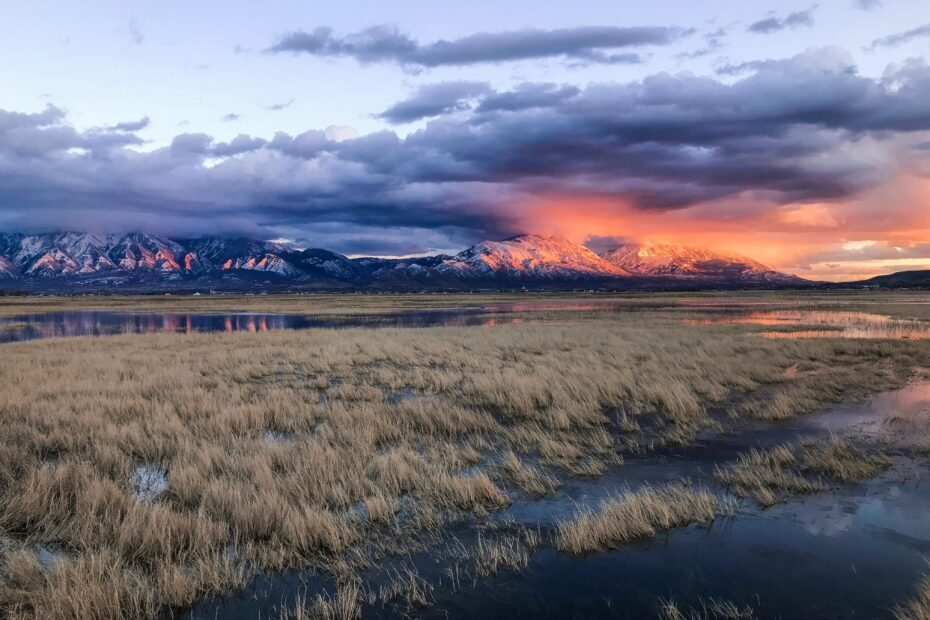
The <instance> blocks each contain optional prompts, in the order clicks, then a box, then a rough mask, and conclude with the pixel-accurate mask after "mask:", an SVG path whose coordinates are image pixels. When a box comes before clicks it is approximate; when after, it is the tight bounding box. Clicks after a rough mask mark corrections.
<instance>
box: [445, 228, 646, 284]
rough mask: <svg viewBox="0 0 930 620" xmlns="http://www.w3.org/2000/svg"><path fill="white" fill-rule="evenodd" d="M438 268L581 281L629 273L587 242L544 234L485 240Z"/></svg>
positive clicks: (466, 275) (461, 274) (460, 273)
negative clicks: (606, 258) (609, 260)
mask: <svg viewBox="0 0 930 620" xmlns="http://www.w3.org/2000/svg"><path fill="white" fill-rule="evenodd" d="M436 270H437V271H440V272H446V273H451V274H454V275H457V276H459V277H463V278H476V277H482V276H485V277H487V276H495V277H507V278H514V279H543V280H563V279H564V280H581V279H585V278H607V277H620V276H626V275H629V273H628V272H627V271H626V270H625V269H623V268H621V267H619V266H616V265H613V264H611V263H610V262H608V261H606V260H604V259H603V258H601V257H600V256H598V255H597V254H595V253H594V252H592V251H591V250H589V249H588V248H586V247H585V246H583V245H580V244H577V243H572V242H571V241H568V240H567V239H563V238H561V237H543V236H540V235H520V236H517V237H512V238H510V239H505V240H504V241H482V242H481V243H478V244H476V245H473V246H472V247H470V248H468V249H467V250H465V251H464V252H461V253H459V254H457V255H455V256H454V257H452V258H450V259H449V260H446V261H444V262H443V263H441V264H440V265H438V266H437V267H436Z"/></svg>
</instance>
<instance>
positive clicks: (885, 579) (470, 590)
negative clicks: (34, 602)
mask: <svg viewBox="0 0 930 620" xmlns="http://www.w3.org/2000/svg"><path fill="white" fill-rule="evenodd" d="M917 419H923V420H924V421H926V420H927V419H930V382H918V383H914V384H911V385H908V386H906V387H904V388H902V389H900V390H894V391H890V392H886V393H882V394H879V395H876V396H875V397H874V398H871V399H869V400H868V401H867V402H865V403H862V404H860V405H855V406H843V407H834V408H830V409H827V410H825V411H822V412H820V413H817V414H814V415H812V416H808V417H806V418H803V419H799V420H795V421H792V422H789V423H785V424H781V425H770V424H757V423H751V424H738V423H734V424H728V425H727V426H726V428H725V429H720V430H716V431H714V432H710V433H707V434H705V435H704V436H703V437H702V439H700V440H699V441H697V442H695V443H694V444H692V445H690V446H687V447H682V448H675V449H670V450H664V451H661V453H660V454H653V455H648V456H639V457H637V456H631V457H628V458H626V459H625V462H624V464H623V465H622V466H620V467H616V468H612V469H611V470H610V471H608V472H607V473H605V474H604V475H603V476H602V477H601V478H599V479H597V480H583V479H582V480H579V479H572V478H566V479H564V480H563V481H562V486H561V487H560V488H559V490H558V491H557V492H556V493H555V494H553V495H552V496H549V497H546V498H542V499H536V500H532V499H529V498H524V499H522V500H519V501H516V502H514V504H513V505H512V506H510V507H509V508H508V509H506V510H504V511H503V512H501V513H499V514H497V515H495V517H494V521H495V522H496V523H500V524H505V525H506V526H507V527H508V528H518V527H530V528H537V529H538V530H539V531H540V532H541V534H542V540H543V541H544V542H543V544H542V545H541V547H540V549H539V550H538V551H537V552H536V553H535V554H534V555H532V557H531V558H530V559H529V561H528V564H527V566H526V567H525V568H523V569H522V570H519V571H513V570H508V569H504V570H502V571H500V572H499V573H498V574H496V575H494V576H486V577H478V578H475V577H471V578H467V579H464V580H461V579H456V565H455V564H454V563H453V562H451V561H450V559H449V557H447V556H446V557H444V554H443V553H442V552H436V553H434V554H428V553H420V554H416V555H413V556H411V557H410V558H407V559H406V560H401V561H400V562H394V563H392V564H391V567H392V568H391V569H383V568H382V569H380V570H372V571H370V573H371V574H370V575H369V579H370V580H371V583H372V584H374V587H377V585H378V584H379V583H383V582H384V581H386V580H388V576H389V575H391V574H392V573H391V570H394V571H397V570H400V569H399V568H398V567H402V568H403V570H408V569H409V570H415V572H416V574H417V576H418V579H421V580H423V583H424V585H423V587H424V588H428V589H429V591H430V592H431V593H432V596H431V600H432V604H431V605H429V606H428V607H415V608H411V607H409V606H408V605H403V604H394V605H383V604H381V605H369V606H366V607H365V608H364V611H363V617H366V618H367V617H372V618H406V617H410V616H411V614H412V615H413V616H415V617H422V618H437V619H439V618H472V617H481V618H490V619H495V620H496V619H501V620H503V619H506V618H553V619H555V618H626V619H634V618H655V617H659V616H660V613H661V611H662V607H663V605H664V604H666V603H667V602H668V601H674V602H675V603H677V604H678V606H679V607H680V608H681V609H682V610H687V609H692V610H700V609H702V606H705V607H706V606H707V604H708V602H709V601H712V600H725V601H729V602H733V603H734V604H736V605H737V606H738V607H739V608H741V609H745V608H751V610H752V614H753V615H752V616H740V617H754V618H781V619H794V618H797V619H802V618H860V617H865V618H893V617H895V616H894V613H893V610H894V608H895V606H896V605H897V604H899V603H900V602H901V601H902V600H906V599H907V597H908V596H909V595H910V594H911V593H912V592H913V591H914V588H915V587H916V585H917V583H918V581H919V580H920V578H921V576H922V575H923V574H925V573H926V572H927V571H928V563H927V559H928V558H930V525H928V514H927V507H928V506H930V484H928V476H930V467H928V462H927V459H926V458H921V457H920V456H919V455H918V456H916V457H915V455H914V454H913V453H912V452H910V451H908V450H906V449H903V450H902V449H898V448H895V449H894V454H895V456H894V458H893V463H892V466H891V468H890V469H889V470H888V471H887V472H885V473H883V474H882V475H880V476H879V477H877V478H875V479H872V480H868V481H865V482H863V483H860V484H855V485H850V486H841V487H836V488H833V489H832V490H830V491H829V492H825V493H821V494H816V495H813V496H809V497H801V498H794V499H791V500H789V501H787V502H785V503H781V504H778V505H776V506H774V507H772V508H769V509H766V510H760V509H759V508H758V507H757V506H756V505H754V504H753V502H750V501H742V500H737V499H736V498H732V499H731V501H732V502H733V503H732V506H731V510H730V512H729V513H728V514H727V515H726V516H724V517H721V518H718V519H717V520H715V521H714V522H713V524H711V525H710V526H701V525H695V526H690V527H687V528H683V529H680V530H676V531H672V532H669V533H667V534H663V535H660V536H659V537H657V538H656V539H654V540H648V541H642V542H636V543H633V544H629V545H626V546H624V547H623V548H620V549H617V550H613V551H607V552H597V553H592V554H587V555H584V556H581V557H579V556H574V555H568V554H565V553H562V552H560V551H558V550H557V549H555V548H554V547H553V545H552V544H551V542H549V541H550V540H551V537H552V533H553V531H554V528H555V527H556V526H557V524H558V523H559V521H560V520H563V519H565V518H566V517H567V516H570V515H571V514H572V513H573V512H574V511H576V510H577V508H578V506H581V505H595V504H597V503H598V502H600V501H603V500H604V499H605V498H607V497H609V496H610V495H611V494H613V493H615V492H616V491H617V490H618V489H627V488H632V489H636V488H641V487H643V486H646V485H650V486H655V485H662V484H665V483H669V482H674V481H677V480H680V479H688V480H691V481H692V482H694V483H695V484H700V485H706V486H709V487H711V488H716V492H718V493H721V494H723V495H726V491H725V489H723V488H720V487H718V486H715V480H714V472H715V469H716V468H717V467H718V466H720V465H723V464H725V463H728V462H731V461H732V460H733V459H735V458H737V457H738V455H739V454H740V453H742V452H743V451H744V450H746V448H747V447H754V448H766V447H772V446H775V445H781V444H784V443H786V442H787V443H797V442H798V441H800V440H801V439H802V438H807V439H810V438H814V437H824V436H830V435H833V434H841V435H844V436H857V437H867V438H870V439H872V440H877V441H879V443H881V444H883V445H886V446H888V445H899V446H900V445H902V444H898V443H896V438H899V437H900V433H901V431H902V429H901V428H900V427H899V425H900V424H901V421H902V420H911V421H914V420H917ZM906 428H907V427H906V426H905V429H904V430H905V431H906ZM482 532H484V533H482ZM493 535H494V534H493V530H492V532H491V533H488V531H487V530H486V529H482V528H480V527H475V528H466V527H461V528H459V529H458V530H456V531H455V532H453V533H452V534H451V535H450V536H448V537H446V539H445V542H444V543H443V544H444V545H446V547H447V548H449V547H451V546H455V545H465V544H475V543H476V541H477V540H478V539H480V537H481V536H485V537H486V538H489V539H491V540H493ZM439 546H440V547H442V545H439ZM395 574H396V573H395ZM327 590H332V583H331V582H330V581H329V580H327V579H324V578H320V577H318V576H314V575H313V574H312V573H311V574H300V573H287V574H285V575H271V576H267V577H258V578H257V579H256V580H255V581H254V582H253V583H252V584H251V585H250V586H249V587H248V588H247V589H246V590H245V591H244V592H243V593H241V594H239V595H237V596H235V597H231V598H226V599H221V600H216V601H209V602H206V603H203V604H201V605H199V606H197V607H196V608H195V609H193V610H191V611H188V612H184V613H183V614H181V615H180V616H179V617H181V618H202V619H207V618H215V617H220V618H235V619H243V620H244V619H246V618H254V617H258V616H262V617H272V616H274V615H275V614H276V613H278V612H279V610H280V609H281V608H282V606H283V607H286V606H288V605H290V604H293V601H294V600H295V599H296V598H298V597H301V596H307V593H311V594H318V593H321V592H326V591H327Z"/></svg>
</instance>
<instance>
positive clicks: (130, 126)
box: [110, 116, 149, 131]
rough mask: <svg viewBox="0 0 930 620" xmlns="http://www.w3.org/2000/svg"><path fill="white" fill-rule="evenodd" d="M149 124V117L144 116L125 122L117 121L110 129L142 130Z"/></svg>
mask: <svg viewBox="0 0 930 620" xmlns="http://www.w3.org/2000/svg"><path fill="white" fill-rule="evenodd" d="M148 126H149V117H148V116H144V117H142V118H140V119H139V120H137V121H126V122H123V123H116V124H115V125H113V126H112V127H110V129H112V130H113V131H141V130H143V129H145V128H146V127H148Z"/></svg>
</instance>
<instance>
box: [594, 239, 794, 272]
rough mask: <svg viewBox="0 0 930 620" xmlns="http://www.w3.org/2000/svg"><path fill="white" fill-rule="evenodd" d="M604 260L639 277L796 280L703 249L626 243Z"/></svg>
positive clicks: (745, 260)
mask: <svg viewBox="0 0 930 620" xmlns="http://www.w3.org/2000/svg"><path fill="white" fill-rule="evenodd" d="M601 256H602V257H603V258H604V260H606V261H608V262H610V263H611V264H613V265H616V266H617V267H619V268H621V269H623V270H625V271H627V272H629V273H631V274H634V275H638V276H653V277H659V276H671V277H682V278H714V279H733V280H753V281H764V280H777V279H779V278H783V279H796V278H795V276H791V275H788V274H783V273H779V272H777V271H775V270H773V269H771V268H769V267H766V266H765V265H763V264H762V263H760V262H758V261H755V260H752V259H751V258H746V257H745V256H740V255H737V254H726V253H720V252H714V251H711V250H706V249H703V248H691V247H683V246H675V245H664V244H650V243H627V244H624V245H622V246H620V247H618V248H616V249H614V250H611V251H609V252H605V253H604V254H602V255H601Z"/></svg>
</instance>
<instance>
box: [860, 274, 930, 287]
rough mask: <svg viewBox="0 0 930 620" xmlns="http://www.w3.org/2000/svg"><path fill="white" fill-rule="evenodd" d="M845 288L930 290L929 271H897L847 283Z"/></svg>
mask: <svg viewBox="0 0 930 620" xmlns="http://www.w3.org/2000/svg"><path fill="white" fill-rule="evenodd" d="M845 286H863V287H875V288H927V289H930V269H923V270H918V271H898V272H896V273H889V274H887V275H884V276H875V277H874V278H869V279H868V280H860V281H858V282H847V283H845Z"/></svg>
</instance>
